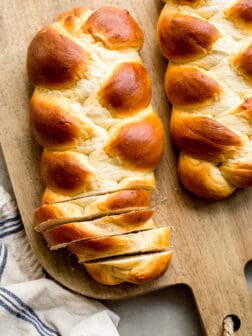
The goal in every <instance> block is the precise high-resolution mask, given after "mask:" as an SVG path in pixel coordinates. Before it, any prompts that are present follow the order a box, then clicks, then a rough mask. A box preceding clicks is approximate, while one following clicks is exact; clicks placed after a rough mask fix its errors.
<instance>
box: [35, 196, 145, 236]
mask: <svg viewBox="0 0 252 336" xmlns="http://www.w3.org/2000/svg"><path fill="white" fill-rule="evenodd" d="M150 203H151V200H150V191H147V190H122V191H119V192H115V193H109V194H105V195H98V196H89V197H83V198H79V199H73V200H71V201H66V202H60V203H54V204H44V205H42V206H41V207H40V208H37V209H36V210H35V214H34V222H35V230H36V231H38V232H41V231H45V230H48V229H50V228H52V227H54V226H57V225H59V224H65V223H69V222H73V221H84V220H90V219H94V218H97V217H102V216H107V215H115V214H119V213H124V212H129V211H133V210H142V209H147V208H150Z"/></svg>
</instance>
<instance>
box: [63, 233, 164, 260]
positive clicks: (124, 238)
mask: <svg viewBox="0 0 252 336" xmlns="http://www.w3.org/2000/svg"><path fill="white" fill-rule="evenodd" d="M169 247H170V228H168V227H166V228H160V229H153V230H147V231H141V232H137V233H131V234H125V235H119V236H110V237H101V238H97V239H91V240H86V241H78V242H75V243H71V244H69V245H68V249H69V251H70V252H71V253H73V254H75V255H76V256H77V258H78V261H79V262H84V261H88V260H95V259H101V258H107V257H112V256H117V255H124V254H135V253H145V252H157V251H163V250H166V249H168V248H169Z"/></svg>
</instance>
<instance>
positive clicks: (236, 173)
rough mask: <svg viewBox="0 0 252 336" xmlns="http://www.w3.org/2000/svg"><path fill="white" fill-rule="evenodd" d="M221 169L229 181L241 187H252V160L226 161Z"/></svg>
mask: <svg viewBox="0 0 252 336" xmlns="http://www.w3.org/2000/svg"><path fill="white" fill-rule="evenodd" d="M251 158H252V156H251ZM220 170H221V172H222V174H223V176H224V177H225V178H226V179H227V181H229V182H230V183H232V184H233V185H234V186H236V187H239V188H248V187H252V161H251V162H235V163H226V164H224V165H222V166H221V167H220Z"/></svg>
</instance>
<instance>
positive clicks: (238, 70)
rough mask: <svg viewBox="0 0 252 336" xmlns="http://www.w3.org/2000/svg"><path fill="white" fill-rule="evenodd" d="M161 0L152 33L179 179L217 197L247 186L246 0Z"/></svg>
mask: <svg viewBox="0 0 252 336" xmlns="http://www.w3.org/2000/svg"><path fill="white" fill-rule="evenodd" d="M165 2H166V4H165V6H164V8H163V10H162V12H161V14H160V17H159V21H158V27H157V31H158V40H159V45H160V49H161V51H162V53H163V55H164V56H165V57H166V58H167V59H169V65H168V68H167V72H166V75H165V91H166V94H167V97H168V99H169V100H170V102H171V103H172V105H173V107H172V115H171V121H170V131H171V136H172V139H173V141H174V142H175V144H176V145H177V147H178V148H180V150H181V154H180V157H179V164H178V173H179V177H180V179H181V181H182V183H183V184H184V185H185V187H186V188H188V189H189V190H190V191H192V192H193V193H195V194H196V195H198V196H200V197H202V198H206V199H209V200H219V199H223V198H225V197H228V196H229V195H231V194H232V193H233V192H234V190H235V189H236V188H245V187H249V186H251V185H252V141H251V136H252V125H251V120H252V114H251V107H252V95H251V89H252V86H251V78H252V71H251V55H252V38H251V36H250V35H251V27H252V26H251V24H252V15H251V10H252V2H251V1H247V0H246V1H244V0H240V1H237V0H236V1H225V0H218V1H217V0H207V1H204V0H202V1H176V0H174V1H171V0H167V1H165Z"/></svg>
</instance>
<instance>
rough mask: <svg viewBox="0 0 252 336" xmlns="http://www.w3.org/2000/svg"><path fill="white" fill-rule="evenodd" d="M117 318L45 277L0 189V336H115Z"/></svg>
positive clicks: (12, 204) (11, 202) (14, 209)
mask: <svg viewBox="0 0 252 336" xmlns="http://www.w3.org/2000/svg"><path fill="white" fill-rule="evenodd" d="M118 322H119V317H118V316H117V315H116V314H114V313H113V312H111V311H110V310H108V309H107V308H106V307H104V306H103V305H102V304H100V303H99V302H97V301H94V300H89V299H87V298H85V297H83V296H80V295H77V294H73V293H72V292H70V291H68V290H66V289H64V288H62V287H61V286H60V285H58V284H57V283H55V282H54V281H53V280H50V279H48V278H47V277H46V275H45V273H44V272H43V269H42V268H41V266H40V265H39V263H38V261H37V259H36V257H35V255H34V254H33V252H32V250H31V248H30V246H29V243H28V240H27V238H26V235H25V232H24V229H23V224H22V221H21V218H20V215H19V213H18V209H17V205H16V202H15V201H14V200H13V199H11V196H10V195H9V194H8V193H7V192H6V191H5V190H4V189H3V187H1V186H0V334H1V335H6V336H23V335H24V336H33V335H34V336H35V335H36V336H37V335H40V336H56V335H57V336H59V335H61V336H101V335H102V336H119V334H118V332H117V328H116V327H117V325H118Z"/></svg>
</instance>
